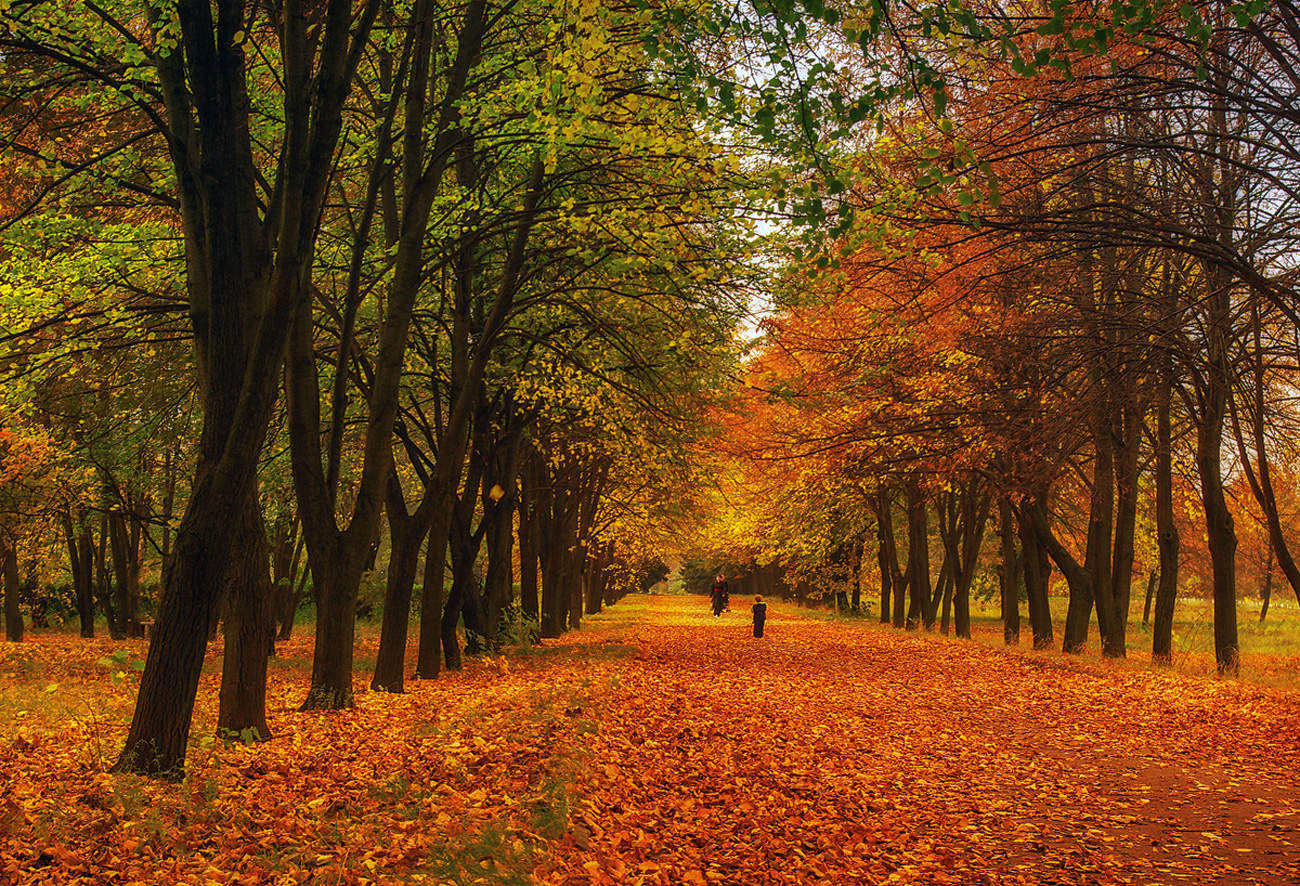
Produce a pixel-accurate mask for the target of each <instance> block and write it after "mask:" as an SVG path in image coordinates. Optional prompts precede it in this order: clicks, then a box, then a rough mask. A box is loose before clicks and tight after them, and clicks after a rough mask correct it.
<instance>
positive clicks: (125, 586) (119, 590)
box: [108, 510, 137, 637]
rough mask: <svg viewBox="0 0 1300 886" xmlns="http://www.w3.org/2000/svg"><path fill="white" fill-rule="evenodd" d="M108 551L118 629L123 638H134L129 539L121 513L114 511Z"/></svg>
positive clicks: (109, 523)
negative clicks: (110, 556)
mask: <svg viewBox="0 0 1300 886" xmlns="http://www.w3.org/2000/svg"><path fill="white" fill-rule="evenodd" d="M108 531H109V549H110V550H111V551H112V553H113V573H114V575H115V581H114V584H113V600H114V609H116V611H117V619H118V629H119V631H120V632H121V633H122V635H123V636H127V637H134V636H136V635H137V624H136V620H135V618H134V615H135V605H134V603H135V601H134V600H132V599H131V598H132V596H133V595H132V588H131V574H130V554H129V553H128V547H129V545H130V539H129V538H128V535H127V531H126V519H125V518H124V517H123V515H122V512H121V511H119V510H114V511H113V512H112V513H111V514H110V515H109V522H108Z"/></svg>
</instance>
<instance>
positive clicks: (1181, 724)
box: [0, 597, 1300, 886]
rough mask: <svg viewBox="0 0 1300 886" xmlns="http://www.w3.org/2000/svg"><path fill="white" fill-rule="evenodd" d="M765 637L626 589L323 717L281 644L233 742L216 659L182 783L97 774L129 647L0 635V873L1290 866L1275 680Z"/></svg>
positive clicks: (886, 637) (808, 630)
mask: <svg viewBox="0 0 1300 886" xmlns="http://www.w3.org/2000/svg"><path fill="white" fill-rule="evenodd" d="M768 625H769V628H768V636H767V637H765V638H764V639H762V640H755V639H754V638H753V637H751V636H749V626H748V619H747V618H745V617H744V615H742V614H741V613H739V612H736V613H728V614H727V615H725V616H724V617H723V618H721V619H716V620H715V619H713V618H712V617H711V616H709V615H708V613H707V604H706V603H705V602H704V601H703V600H702V599H700V598H683V597H637V598H630V599H629V600H626V601H624V602H622V603H620V604H619V605H618V606H615V607H613V608H612V609H611V610H610V611H609V612H608V613H607V614H605V615H602V616H600V617H598V618H596V619H593V620H591V624H590V626H589V628H588V629H585V630H584V631H582V632H580V633H578V634H574V635H571V636H570V637H567V638H565V640H563V641H561V642H559V643H555V644H553V645H552V644H550V643H548V645H546V646H544V647H543V648H541V649H540V650H534V651H532V652H531V653H529V654H521V655H518V656H512V657H510V658H508V659H500V660H492V659H485V660H476V661H473V662H471V664H470V666H469V667H468V668H467V669H466V671H464V672H462V673H459V674H455V675H451V676H450V677H444V678H443V679H440V680H438V681H431V682H424V683H417V684H413V686H412V688H411V692H410V693H409V694H407V695H404V696H393V695H386V694H380V693H361V694H359V695H358V706H357V708H356V709H355V710H354V711H351V712H346V713H340V714H303V713H298V712H297V711H296V706H297V703H298V702H300V701H301V696H302V692H303V685H304V682H305V680H304V674H305V669H306V667H307V666H308V663H309V654H310V640H309V639H306V640H295V641H294V642H292V643H290V644H287V645H286V646H284V647H282V649H281V655H280V657H279V658H278V659H277V660H276V661H275V663H274V664H273V666H272V672H271V681H270V719H271V725H272V728H273V729H274V731H275V733H276V735H275V739H274V740H273V741H271V742H268V743H264V744H255V745H243V744H239V743H229V744H228V743H225V742H221V741H215V742H214V741H211V740H210V739H206V738H205V736H207V735H209V734H210V733H211V731H212V719H213V709H214V707H215V691H216V680H217V671H218V670H219V668H218V666H217V664H218V663H217V661H216V660H213V661H210V662H209V673H207V674H205V677H204V681H203V685H202V687H201V690H200V698H199V707H198V720H197V722H196V724H195V736H196V738H195V744H194V749H193V751H192V753H191V759H190V764H189V767H188V771H187V775H186V778H185V780H184V781H183V782H182V783H180V784H164V783H157V782H151V781H147V780H143V779H138V778H134V777H129V776H116V775H109V774H107V773H105V772H104V771H103V769H104V766H105V764H106V763H107V762H109V761H111V757H112V752H113V751H115V750H116V749H117V743H118V742H119V741H120V738H121V734H122V718H123V717H125V716H127V715H128V714H129V710H130V700H131V693H132V680H133V677H132V676H130V675H129V674H128V676H127V677H126V678H125V679H118V680H114V679H113V674H114V673H115V672H116V670H117V669H115V668H106V667H105V666H103V665H102V664H100V661H101V660H102V659H104V657H105V656H106V655H109V654H111V653H112V652H113V651H115V650H117V649H119V648H121V647H122V645H123V644H122V643H120V642H119V643H113V642H112V641H108V640H95V641H93V642H90V643H86V642H84V641H80V640H77V639H75V638H66V637H55V636H38V637H37V638H36V639H35V640H34V641H33V642H30V643H27V644H24V645H23V646H22V647H14V646H6V647H0V722H3V723H6V724H8V723H12V724H13V725H12V726H7V727H6V728H5V729H4V730H3V734H2V735H0V883H6V884H7V883H10V882H19V883H74V882H85V883H212V884H215V883H235V882H238V883H249V884H256V883H300V882H312V883H357V884H363V883H376V884H386V883H420V882H425V883H439V884H441V883H457V884H460V883H465V884H468V883H488V884H493V883H527V882H544V883H552V884H588V883H593V884H608V883H642V884H656V886H667V884H706V883H728V884H731V883H736V884H750V883H754V884H760V883H817V882H824V883H872V884H875V883H936V884H942V883H954V884H981V883H1023V884H1039V883H1043V884H1051V883H1061V884H1067V883H1068V884H1108V883H1177V882H1186V883H1223V884H1229V883H1232V884H1237V883H1266V884H1283V883H1298V882H1300V794H1298V793H1297V790H1296V788H1297V783H1298V782H1300V770H1298V769H1297V767H1296V763H1295V761H1296V755H1297V751H1300V695H1297V694H1296V693H1295V692H1292V691H1288V690H1284V689H1268V688H1257V687H1251V686H1247V685H1245V684H1242V683H1235V682H1220V681H1215V680H1207V679H1197V678H1189V677H1186V676H1181V675H1177V674H1167V673H1160V672H1154V671H1148V670H1145V669H1142V668H1137V667H1131V666H1130V667H1121V668H1116V667H1112V666H1107V665H1104V664H1100V663H1097V662H1095V661H1092V660H1066V659H1064V658H1062V657H1061V656H1060V655H1059V654H1058V653H1029V652H1003V651H1000V650H996V649H990V648H987V647H984V646H981V645H979V644H970V643H958V642H953V641H948V640H945V639H942V638H938V637H928V636H916V635H906V634H900V633H897V632H894V631H892V630H889V629H882V628H879V627H876V626H873V625H867V624H856V623H844V622H828V621H825V620H817V619H810V618H806V617H803V616H802V615H800V614H798V613H796V612H794V611H793V610H791V609H787V608H783V607H782V608H777V609H776V610H775V611H774V612H773V613H772V615H771V616H770V617H769V622H768ZM373 643H374V637H373V634H371V633H364V634H363V637H362V641H361V649H360V650H359V656H358V660H359V661H360V662H364V661H366V660H367V658H368V657H369V656H370V655H372V654H373ZM360 678H361V674H360V673H359V675H358V682H360Z"/></svg>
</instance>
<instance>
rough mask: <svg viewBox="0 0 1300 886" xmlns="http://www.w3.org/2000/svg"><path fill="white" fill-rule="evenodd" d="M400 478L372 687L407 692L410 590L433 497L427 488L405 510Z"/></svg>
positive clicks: (394, 484) (391, 515)
mask: <svg viewBox="0 0 1300 886" xmlns="http://www.w3.org/2000/svg"><path fill="white" fill-rule="evenodd" d="M401 485H402V484H401V480H399V479H398V477H397V473H396V471H394V472H393V473H392V474H391V475H390V478H389V481H388V486H389V490H388V538H389V552H388V577H387V582H386V583H385V585H384V616H383V623H382V624H381V626H380V629H379V651H378V653H377V655H376V656H375V673H374V676H373V677H372V678H371V680H370V688H371V689H372V690H374V691H375V692H405V691H406V687H405V684H404V682H403V678H404V675H405V671H406V635H407V631H408V630H409V626H410V621H411V592H412V590H413V589H414V587H415V572H416V569H417V568H418V567H419V565H420V546H421V545H422V544H423V543H424V538H425V535H427V534H428V530H429V516H430V515H431V514H432V510H433V501H432V499H431V498H430V497H429V494H428V492H426V493H425V498H424V499H423V500H422V501H421V502H420V505H419V507H417V508H416V512H415V514H414V515H408V514H407V513H406V501H405V499H404V498H403V496H402V488H401Z"/></svg>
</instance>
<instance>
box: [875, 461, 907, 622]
mask: <svg viewBox="0 0 1300 886" xmlns="http://www.w3.org/2000/svg"><path fill="white" fill-rule="evenodd" d="M875 511H876V541H877V545H876V563H877V565H878V567H879V569H880V623H881V624H889V623H890V622H891V620H892V621H893V624H894V627H896V628H901V627H902V626H903V609H902V601H903V587H902V582H901V581H899V580H898V576H899V572H900V570H899V568H898V546H897V542H896V540H895V536H894V514H893V505H892V502H891V497H890V494H889V491H888V490H887V489H885V488H884V487H883V486H882V487H881V488H880V490H879V491H878V492H877V493H876V500H875ZM891 608H892V610H893V611H892V613H891V611H890V610H891Z"/></svg>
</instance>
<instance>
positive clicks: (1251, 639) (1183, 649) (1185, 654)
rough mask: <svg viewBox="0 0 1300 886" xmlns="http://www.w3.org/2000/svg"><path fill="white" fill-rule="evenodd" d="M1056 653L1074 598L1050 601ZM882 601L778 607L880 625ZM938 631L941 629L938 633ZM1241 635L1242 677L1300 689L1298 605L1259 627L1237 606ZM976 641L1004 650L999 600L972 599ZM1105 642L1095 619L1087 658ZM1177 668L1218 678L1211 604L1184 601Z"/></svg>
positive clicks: (1279, 605) (1147, 635)
mask: <svg viewBox="0 0 1300 886" xmlns="http://www.w3.org/2000/svg"><path fill="white" fill-rule="evenodd" d="M1048 602H1049V605H1050V606H1051V611H1052V630H1053V635H1052V636H1053V648H1054V649H1055V650H1056V651H1057V652H1058V653H1059V651H1060V644H1061V637H1062V631H1063V630H1064V627H1065V613H1066V609H1067V607H1068V605H1069V599H1068V598H1067V597H1065V596H1053V597H1050V598H1049V600H1048ZM1143 604H1144V600H1143V599H1142V598H1141V597H1135V599H1134V600H1133V602H1132V606H1131V608H1130V612H1129V624H1128V636H1127V639H1128V659H1127V660H1126V663H1127V664H1128V665H1129V666H1138V667H1145V666H1148V664H1149V662H1150V656H1151V642H1152V631H1151V626H1150V625H1145V624H1143V623H1142V608H1143ZM879 606H880V601H879V599H878V598H876V599H864V600H863V612H862V613H860V614H853V613H841V612H837V611H835V610H834V609H832V608H828V607H825V606H820V605H818V606H810V607H797V606H795V605H793V604H791V603H777V604H776V611H779V612H782V611H783V612H787V613H795V612H797V613H798V614H799V615H801V616H803V617H808V618H816V619H830V620H852V621H857V622H867V623H871V624H879V619H878V616H879V611H880V609H879ZM937 630H938V628H937V627H936V631H937ZM1237 635H1238V642H1239V645H1240V649H1241V659H1242V667H1241V678H1242V679H1244V680H1246V681H1247V682H1250V683H1254V684H1258V685H1261V686H1268V687H1273V688H1282V689H1292V688H1294V687H1295V686H1296V685H1297V684H1300V606H1298V605H1297V603H1296V601H1294V600H1291V599H1288V598H1284V597H1281V596H1280V595H1279V594H1275V595H1274V597H1273V600H1272V602H1271V603H1270V604H1269V612H1268V618H1267V620H1266V621H1265V623H1264V624H1262V625H1261V624H1260V623H1259V603H1258V601H1254V600H1248V601H1243V602H1239V603H1238V606H1237ZM971 639H972V640H973V641H975V642H977V643H982V644H984V645H987V646H995V647H1001V646H1003V645H1004V644H1003V636H1002V617H1001V611H1000V608H999V603H998V601H997V600H981V599H972V600H971ZM1030 641H1031V634H1030V629H1029V616H1028V612H1027V610H1026V607H1025V603H1024V602H1023V601H1021V604H1020V643H1021V648H1022V649H1028V647H1029V644H1030ZM1100 645H1101V644H1100V640H1099V637H1098V634H1097V624H1096V616H1095V614H1094V616H1093V618H1092V622H1091V624H1090V627H1089V649H1088V651H1087V652H1086V653H1084V658H1085V659H1097V660H1100V654H1099V649H1100ZM1173 655H1174V663H1173V667H1174V669H1175V670H1176V671H1179V672H1181V673H1185V674H1188V675H1192V676H1214V675H1215V661H1214V612H1213V604H1212V602H1211V601H1210V600H1205V599H1201V598H1197V597H1192V598H1187V599H1180V600H1179V601H1178V604H1177V608H1176V609H1175V612H1174V626H1173Z"/></svg>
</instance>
